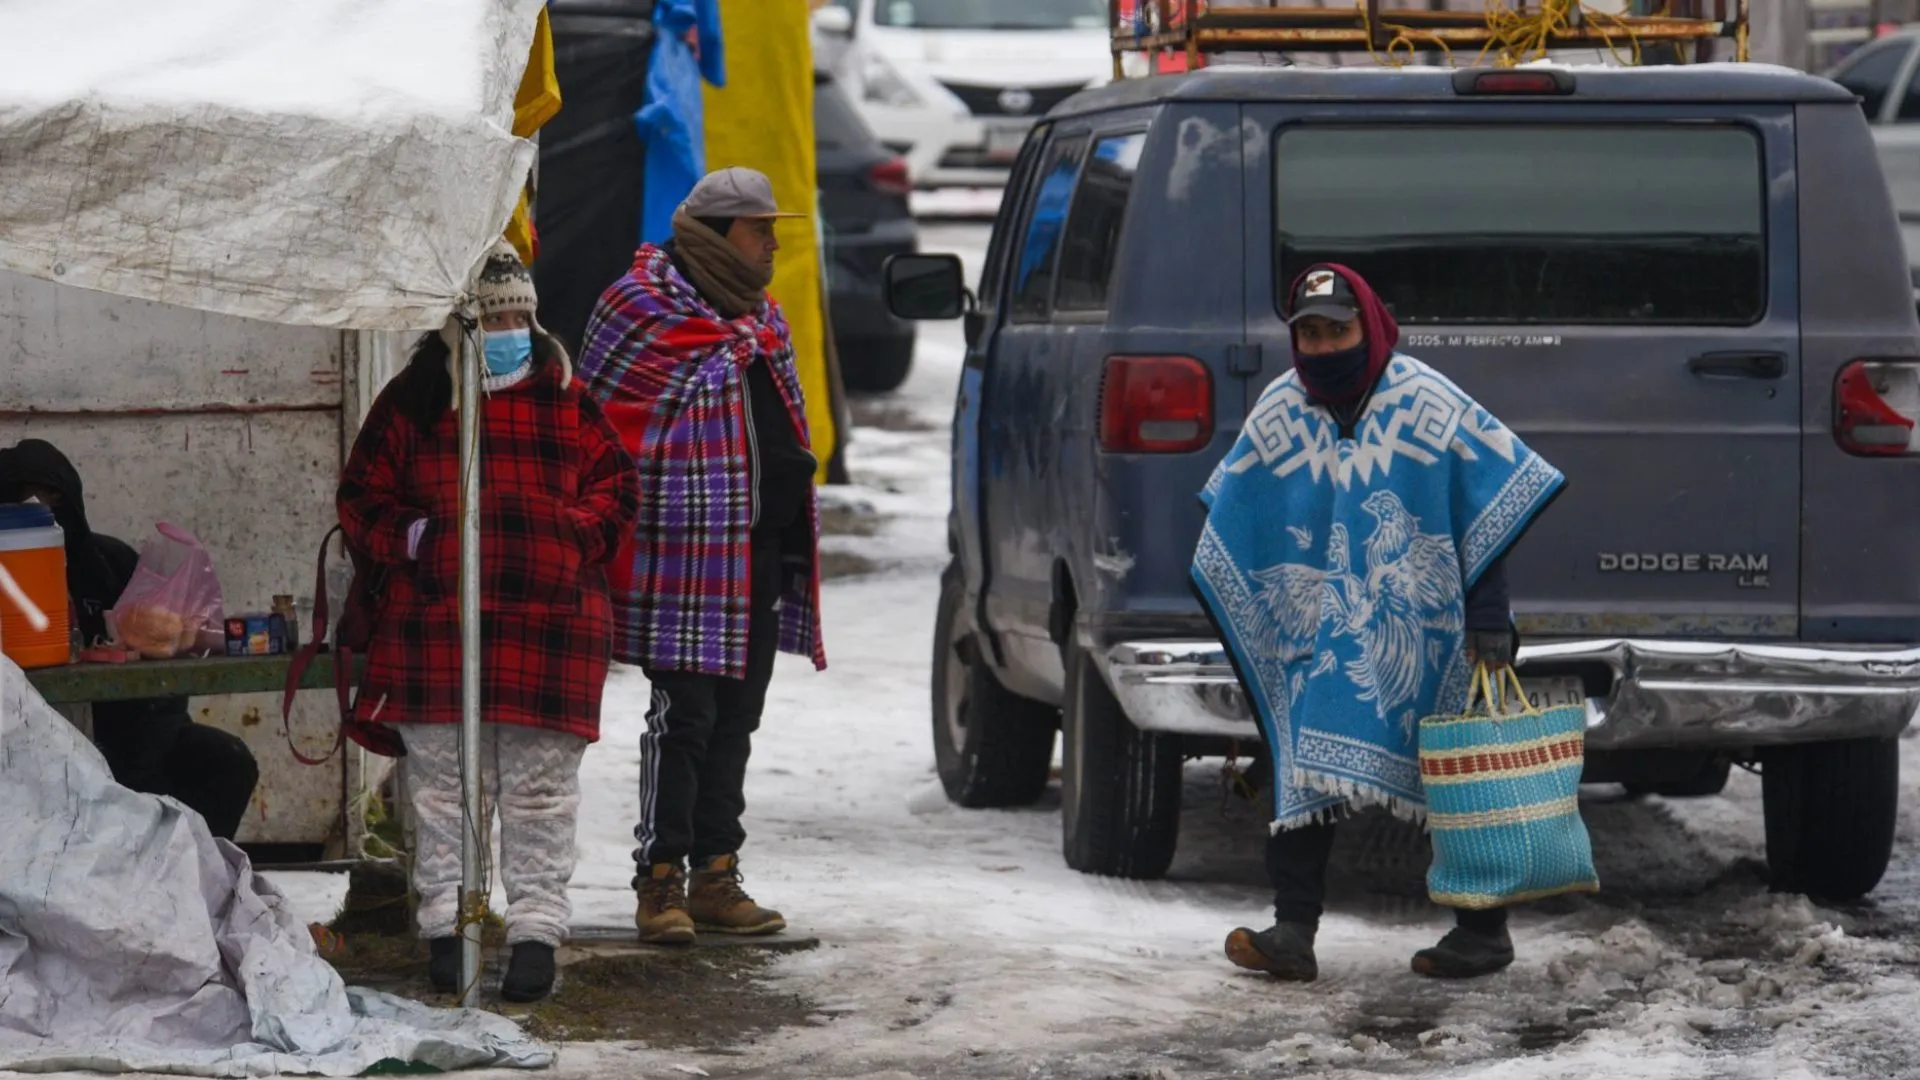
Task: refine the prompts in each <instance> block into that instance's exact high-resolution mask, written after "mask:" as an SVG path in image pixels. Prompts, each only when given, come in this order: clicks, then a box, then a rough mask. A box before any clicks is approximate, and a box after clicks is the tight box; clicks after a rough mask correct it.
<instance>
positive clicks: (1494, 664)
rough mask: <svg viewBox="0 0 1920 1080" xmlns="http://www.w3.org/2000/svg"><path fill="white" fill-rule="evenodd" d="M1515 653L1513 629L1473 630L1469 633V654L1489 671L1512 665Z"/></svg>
mask: <svg viewBox="0 0 1920 1080" xmlns="http://www.w3.org/2000/svg"><path fill="white" fill-rule="evenodd" d="M1513 653H1514V633H1513V631H1512V630H1473V631H1470V632H1468V634H1467V654H1468V655H1469V656H1470V657H1471V658H1472V659H1473V661H1474V662H1475V663H1479V664H1485V665H1486V666H1487V670H1489V671H1499V670H1501V669H1502V668H1510V667H1512V666H1513Z"/></svg>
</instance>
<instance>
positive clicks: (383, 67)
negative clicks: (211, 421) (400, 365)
mask: <svg viewBox="0 0 1920 1080" xmlns="http://www.w3.org/2000/svg"><path fill="white" fill-rule="evenodd" d="M540 8H541V2H540V0H387V2H384V3H377V4H368V3H361V2H355V0H304V2H302V3H298V4H260V3H257V2H255V0H191V2H187V0H62V2H61V3H57V4H48V3H42V2H39V0H0V35H4V37H5V39H6V40H7V41H9V42H11V43H13V48H11V49H10V50H9V51H8V59H7V63H5V64H0V221H3V222H4V225H5V227H4V228H0V268H4V269H7V270H12V271H15V272H17V273H21V274H27V275H30V276H33V277H40V278H45V279H48V280H52V281H58V282H62V283H65V284H68V285H77V286H80V287H82V288H87V289H97V290H100V291H103V292H110V293H116V294H119V295H122V296H131V297H138V298H140V299H145V300H156V301H160V302H163V303H168V304H176V305H180V306H183V307H190V308H197V309H201V310H205V311H217V312H222V313H224V314H229V315H237V316H242V317H247V318H254V319H262V320H265V321H268V322H276V323H288V324H296V325H306V326H327V327H342V328H347V327H351V328H359V329H379V330H407V329H427V328H431V327H434V326H438V325H439V324H440V322H441V321H442V320H443V319H444V318H445V316H446V313H447V311H448V310H449V309H450V308H451V307H452V305H453V302H454V299H455V298H456V297H457V296H458V295H459V293H460V291H461V287H462V285H463V284H464V283H465V281H466V278H467V275H468V273H469V271H470V270H471V269H472V267H473V266H474V264H475V263H476V262H477V261H478V260H479V258H480V255H481V253H482V252H484V251H485V250H486V248H487V246H488V245H489V244H491V243H492V242H493V241H494V240H496V239H498V238H499V236H500V234H501V230H502V228H504V226H505V225H506V222H507V219H508V217H509V216H510V215H511V214H512V212H513V208H514V204H515V201H516V200H517V199H518V197H519V195H520V191H521V185H522V183H523V182H524V180H525V178H526V174H527V170H528V168H529V167H530V165H531V163H532V160H533V147H532V145H531V144H529V143H527V142H526V141H524V140H521V139H517V138H515V137H514V136H513V131H512V127H513V98H514V92H515V90H516V89H517V88H518V86H519V83H520V78H521V75H522V73H523V72H524V70H525V68H526V65H527V53H528V47H529V45H530V44H531V42H532V37H533V31H534V25H535V22H536V18H537V16H538V14H539V11H540Z"/></svg>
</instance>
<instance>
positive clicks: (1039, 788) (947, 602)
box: [932, 566, 1060, 809]
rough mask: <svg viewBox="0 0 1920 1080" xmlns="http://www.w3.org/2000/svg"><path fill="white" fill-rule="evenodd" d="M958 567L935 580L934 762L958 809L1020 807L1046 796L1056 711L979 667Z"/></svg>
mask: <svg viewBox="0 0 1920 1080" xmlns="http://www.w3.org/2000/svg"><path fill="white" fill-rule="evenodd" d="M965 602H966V587H965V585H964V584H963V583H962V581H961V578H960V570H959V568H958V567H957V566H948V567H947V570H946V572H945V573H943V574H941V575H940V608H939V613H938V614H937V615H936V616H935V617H934V630H933V679H932V683H933V758H934V766H935V769H936V770H937V771H938V772H939V774H940V786H941V787H943V788H945V789H946V792H947V798H948V799H950V800H952V801H953V802H954V803H956V804H957V805H960V806H964V807H968V808H970V809H981V808H986V807H996V806H1026V805H1029V804H1031V803H1033V802H1036V801H1038V800H1039V798H1040V796H1041V795H1043V794H1045V793H1046V790H1047V782H1048V781H1049V780H1050V779H1051V778H1052V773H1053V733H1054V729H1055V728H1057V727H1059V726H1060V710H1058V709H1056V708H1054V707H1053V706H1051V705H1048V704H1046V703H1045V702H1040V701H1034V700H1032V699H1030V698H1023V697H1021V696H1019V695H1018V694H1015V693H1013V692H1012V691H1010V690H1008V689H1007V688H1006V687H1004V686H1001V685H1000V680H999V679H997V678H995V677H994V675H993V671H992V670H991V669H989V668H988V667H987V666H986V664H985V663H983V662H981V658H980V654H979V651H978V648H977V647H976V642H977V640H978V639H977V637H976V636H975V635H974V633H973V631H972V630H971V629H970V628H969V627H968V625H967V620H966V618H965V613H964V612H963V611H961V605H962V604H964V603H965Z"/></svg>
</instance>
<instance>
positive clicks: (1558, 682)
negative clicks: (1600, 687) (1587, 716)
mask: <svg viewBox="0 0 1920 1080" xmlns="http://www.w3.org/2000/svg"><path fill="white" fill-rule="evenodd" d="M1520 689H1522V690H1524V691H1526V694H1527V704H1529V705H1531V706H1533V707H1534V708H1536V709H1557V708H1559V707H1561V706H1562V705H1585V704H1586V703H1587V686H1586V683H1584V682H1582V681H1581V680H1580V678H1579V677H1578V676H1574V675H1556V676H1552V677H1550V678H1532V679H1527V678H1523V679H1521V680H1520Z"/></svg>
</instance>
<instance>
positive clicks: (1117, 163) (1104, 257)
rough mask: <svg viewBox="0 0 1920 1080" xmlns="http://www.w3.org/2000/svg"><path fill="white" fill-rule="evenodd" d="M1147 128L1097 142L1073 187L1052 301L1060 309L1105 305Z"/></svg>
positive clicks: (1085, 308)
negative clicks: (1077, 183) (1136, 132)
mask: <svg viewBox="0 0 1920 1080" xmlns="http://www.w3.org/2000/svg"><path fill="white" fill-rule="evenodd" d="M1146 142H1147V137H1146V135H1145V134H1144V133H1138V134H1133V135H1115V136H1112V137H1110V138H1105V139H1101V140H1100V141H1099V142H1096V143H1094V144H1093V153H1092V154H1089V155H1088V156H1087V167H1086V168H1085V169H1083V170H1082V171H1081V173H1080V187H1079V190H1077V191H1075V192H1074V193H1073V210H1072V212H1070V213H1069V214H1068V215H1067V231H1066V235H1065V237H1064V238H1063V239H1062V240H1061V242H1060V270H1059V274H1058V277H1059V279H1060V284H1059V286H1058V288H1057V289H1056V290H1055V293H1054V298H1053V306H1054V307H1055V308H1056V309H1058V310H1060V311H1101V310H1104V309H1105V308H1106V306H1107V279H1108V278H1109V277H1111V276H1112V275H1113V258H1114V254H1115V251H1116V250H1117V249H1118V246H1119V243H1120V222H1121V219H1123V218H1124V217H1126V214H1127V195H1128V194H1129V193H1130V192H1132V191H1133V174H1134V172H1135V171H1136V170H1137V169H1139V167H1140V148H1141V147H1143V146H1145V145H1146Z"/></svg>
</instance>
